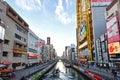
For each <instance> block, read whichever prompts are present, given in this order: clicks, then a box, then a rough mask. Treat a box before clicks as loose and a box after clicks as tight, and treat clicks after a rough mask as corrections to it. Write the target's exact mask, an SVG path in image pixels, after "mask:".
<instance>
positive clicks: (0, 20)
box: [0, 1, 7, 63]
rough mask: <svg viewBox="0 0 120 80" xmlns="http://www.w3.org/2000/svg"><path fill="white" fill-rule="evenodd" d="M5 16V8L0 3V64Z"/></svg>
mask: <svg viewBox="0 0 120 80" xmlns="http://www.w3.org/2000/svg"><path fill="white" fill-rule="evenodd" d="M5 16H6V6H5V5H4V4H3V3H2V1H0V63H1V58H2V46H3V42H4V36H5V28H6V26H7V25H6V23H5Z"/></svg>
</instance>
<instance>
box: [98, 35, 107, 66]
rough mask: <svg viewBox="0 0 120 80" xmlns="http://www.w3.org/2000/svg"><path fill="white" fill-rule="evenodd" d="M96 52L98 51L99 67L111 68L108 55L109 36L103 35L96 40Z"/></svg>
mask: <svg viewBox="0 0 120 80" xmlns="http://www.w3.org/2000/svg"><path fill="white" fill-rule="evenodd" d="M96 49H97V50H96V51H97V55H96V56H97V59H98V61H97V66H99V67H104V68H108V67H109V55H108V42H107V35H106V33H105V34H102V35H101V36H100V37H99V38H98V39H97V40H96Z"/></svg>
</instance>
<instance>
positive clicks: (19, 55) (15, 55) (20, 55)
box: [13, 53, 22, 57]
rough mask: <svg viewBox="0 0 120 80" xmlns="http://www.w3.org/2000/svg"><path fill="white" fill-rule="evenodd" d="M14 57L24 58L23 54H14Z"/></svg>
mask: <svg viewBox="0 0 120 80" xmlns="http://www.w3.org/2000/svg"><path fill="white" fill-rule="evenodd" d="M13 57H22V54H17V53H13Z"/></svg>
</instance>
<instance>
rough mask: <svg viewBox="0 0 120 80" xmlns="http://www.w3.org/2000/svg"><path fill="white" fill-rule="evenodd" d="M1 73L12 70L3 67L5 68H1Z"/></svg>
mask: <svg viewBox="0 0 120 80" xmlns="http://www.w3.org/2000/svg"><path fill="white" fill-rule="evenodd" d="M0 72H1V73H4V72H10V70H9V69H3V70H0Z"/></svg>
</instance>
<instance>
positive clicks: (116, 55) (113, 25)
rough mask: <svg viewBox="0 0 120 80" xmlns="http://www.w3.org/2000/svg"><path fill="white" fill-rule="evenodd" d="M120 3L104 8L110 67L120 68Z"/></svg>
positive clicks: (114, 1) (115, 1) (115, 0)
mask: <svg viewBox="0 0 120 80" xmlns="http://www.w3.org/2000/svg"><path fill="white" fill-rule="evenodd" d="M119 8H120V1H119V0H113V2H112V3H111V4H110V5H109V6H108V7H107V8H106V31H107V39H108V50H109V56H110V67H117V69H119V67H120V28H119V27H120V22H119V21H120V9H119Z"/></svg>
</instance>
